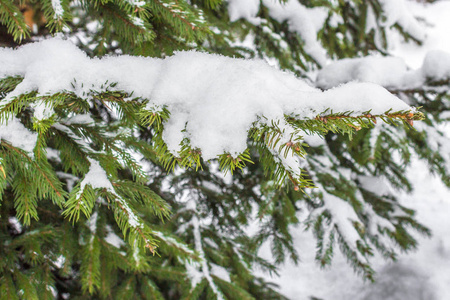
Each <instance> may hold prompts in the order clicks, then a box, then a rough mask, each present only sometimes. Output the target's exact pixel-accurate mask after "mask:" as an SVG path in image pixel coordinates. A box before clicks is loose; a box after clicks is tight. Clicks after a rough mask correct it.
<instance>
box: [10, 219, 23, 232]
mask: <svg viewBox="0 0 450 300" xmlns="http://www.w3.org/2000/svg"><path fill="white" fill-rule="evenodd" d="M8 223H9V224H10V225H11V226H12V228H13V229H14V230H15V231H16V233H22V224H21V223H20V221H19V220H18V219H17V218H16V217H9V218H8Z"/></svg>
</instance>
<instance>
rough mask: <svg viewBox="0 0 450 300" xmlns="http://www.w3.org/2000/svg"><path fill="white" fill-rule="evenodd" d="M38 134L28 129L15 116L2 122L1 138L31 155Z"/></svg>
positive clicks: (0, 127) (0, 125)
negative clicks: (4, 122)
mask: <svg viewBox="0 0 450 300" xmlns="http://www.w3.org/2000/svg"><path fill="white" fill-rule="evenodd" d="M37 138H38V135H37V133H35V132H32V131H30V130H28V129H27V128H26V127H25V126H23V124H22V123H21V122H20V120H19V119H17V118H15V117H13V118H12V119H11V120H9V121H7V123H6V124H0V139H2V140H5V141H7V142H9V143H10V144H11V145H13V146H14V147H16V148H20V149H22V150H24V151H26V152H28V153H30V154H31V155H33V149H34V147H36V142H37Z"/></svg>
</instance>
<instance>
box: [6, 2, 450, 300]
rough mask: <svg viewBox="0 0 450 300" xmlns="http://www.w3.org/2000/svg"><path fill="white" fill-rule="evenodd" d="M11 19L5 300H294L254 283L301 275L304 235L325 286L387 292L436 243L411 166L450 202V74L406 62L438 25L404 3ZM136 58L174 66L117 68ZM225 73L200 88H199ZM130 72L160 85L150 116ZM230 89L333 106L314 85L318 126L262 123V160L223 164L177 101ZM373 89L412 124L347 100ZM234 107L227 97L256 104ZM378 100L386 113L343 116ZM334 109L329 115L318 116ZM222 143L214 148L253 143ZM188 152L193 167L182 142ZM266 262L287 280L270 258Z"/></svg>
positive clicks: (89, 10)
mask: <svg viewBox="0 0 450 300" xmlns="http://www.w3.org/2000/svg"><path fill="white" fill-rule="evenodd" d="M393 10H396V13H395V14H394V13H393ZM0 16H1V23H2V24H3V25H2V27H0V37H1V39H2V40H1V44H2V45H5V46H19V45H24V46H23V47H21V48H18V49H17V50H13V49H10V48H5V49H2V50H1V51H0V78H1V79H0V98H1V102H0V103H1V106H0V120H1V124H2V125H1V127H0V137H1V148H0V155H1V157H0V171H1V172H0V187H1V193H0V195H1V207H0V213H1V218H0V224H1V231H0V236H1V245H2V246H1V247H0V257H2V260H1V261H0V274H1V275H0V290H1V291H2V292H1V294H0V298H2V299H3V298H4V299H22V298H23V299H41V298H43V299H46V298H50V299H53V298H63V299H69V298H70V299H76V298H81V299H88V298H92V299H98V298H101V299H103V298H112V299H147V298H148V299H166V298H167V299H180V298H183V299H184V298H186V299H215V298H217V299H272V298H275V299H284V296H283V295H282V294H280V293H279V292H277V289H276V286H274V285H273V284H271V283H269V282H266V281H265V280H264V279H263V278H259V277H257V276H256V275H255V272H254V270H256V269H258V268H259V269H262V270H263V271H266V272H269V273H276V272H277V265H278V264H280V263H282V262H284V261H285V260H291V261H293V262H298V260H299V254H298V253H297V251H296V249H295V246H294V244H293V240H292V236H291V234H290V230H289V227H290V226H291V225H295V224H303V225H306V227H307V228H308V229H309V230H312V231H313V232H314V234H315V236H316V238H317V249H318V250H317V254H316V258H317V261H318V263H319V264H320V265H321V266H327V265H329V264H330V263H331V261H332V256H333V253H334V252H335V251H338V250H336V249H335V248H336V246H338V248H339V249H340V251H342V252H343V253H344V254H345V256H346V257H347V258H348V262H349V263H350V264H351V265H352V266H353V267H354V269H355V271H356V272H359V273H361V275H362V276H364V277H365V278H367V279H369V280H373V279H374V272H373V270H372V268H371V265H370V257H372V256H373V255H374V252H375V251H378V252H379V253H381V254H382V255H383V256H385V257H386V258H387V259H395V257H396V253H397V252H398V251H408V250H411V249H414V248H416V247H417V242H416V240H415V239H414V237H413V235H412V232H413V231H418V232H420V233H423V234H425V235H429V234H430V232H429V230H428V229H427V228H426V227H425V226H424V225H422V224H419V223H418V222H417V221H416V220H415V218H414V211H412V210H410V209H408V208H407V207H404V206H402V205H401V204H400V203H399V202H398V195H399V194H400V193H401V192H402V191H408V192H409V191H411V185H410V183H409V182H408V179H407V178H406V176H405V170H406V168H407V166H408V164H409V162H410V160H411V156H412V155H418V156H419V157H420V158H421V159H424V160H426V161H427V162H428V165H429V168H430V170H431V171H432V172H435V173H437V174H439V175H440V177H441V178H442V180H443V182H444V183H445V184H446V185H448V186H450V180H449V178H450V176H449V172H450V157H449V155H448V153H450V151H449V143H448V140H447V139H446V138H445V135H444V134H443V132H442V131H440V130H439V126H438V125H439V124H441V123H443V122H446V121H448V118H449V115H448V108H449V105H448V97H449V93H448V90H449V89H448V88H449V86H450V63H449V62H450V54H446V53H438V52H434V53H430V54H429V55H428V56H427V58H426V59H425V61H424V64H423V67H422V68H421V69H419V70H408V69H407V67H406V65H405V64H404V62H403V61H402V60H401V59H398V58H393V57H390V56H389V40H390V38H392V36H393V35H394V34H399V35H400V36H401V37H402V38H404V39H405V40H412V41H414V42H417V43H420V42H421V40H423V39H424V33H423V30H422V29H421V26H424V24H420V22H419V21H418V20H416V19H414V17H413V16H411V15H410V14H408V12H407V11H406V10H405V7H404V2H403V1H402V0H395V1H393V0H389V1H388V0H371V1H357V0H354V1H332V0H329V1H328V0H324V1H302V0H298V1H296V0H288V1H271V0H262V1H256V0H255V1H253V0H246V1H240V0H228V1H221V0H192V1H184V0H178V1H171V0H147V1H131V0H102V1H68V0H60V1H54V0H52V1H50V0H45V1H11V0H1V1H0ZM55 34H58V35H59V36H60V37H64V38H65V39H69V40H71V41H72V42H74V43H75V44H76V45H77V46H78V47H79V48H80V49H82V50H83V51H84V52H85V53H87V54H88V55H89V56H90V57H104V58H103V59H102V60H101V61H98V60H91V59H87V58H85V57H84V56H83V55H82V54H80V53H82V52H81V51H79V50H75V47H74V46H73V47H72V46H70V43H69V42H67V41H66V42H64V41H62V40H54V39H50V40H49V41H44V42H41V43H40V44H32V45H29V44H28V43H29V42H33V41H39V40H41V39H43V38H50V36H51V35H55ZM180 50H198V51H202V52H207V53H211V54H214V53H215V54H222V55H225V56H228V57H235V58H246V59H250V58H260V59H264V60H266V61H268V62H271V63H272V64H274V65H276V66H277V67H279V68H280V69H283V70H286V71H289V72H291V73H295V74H296V75H297V76H298V77H299V78H301V81H300V79H299V80H294V79H292V78H293V77H292V76H291V75H287V74H285V73H278V72H277V71H274V70H272V69H270V68H268V67H266V66H265V65H264V64H263V63H261V62H246V61H242V60H237V59H231V58H229V59H226V58H223V57H218V56H208V55H206V54H193V53H191V52H188V53H187V54H186V53H185V54H183V53H181V54H180V53H178V54H176V55H175V56H173V57H171V56H172V55H173V54H174V53H175V52H176V51H180ZM374 53H378V54H379V56H374ZM122 54H130V55H134V56H135V55H141V56H145V57H155V58H164V60H152V59H149V58H146V59H142V60H135V59H133V57H131V58H128V57H127V56H119V57H118V58H117V59H115V58H114V57H110V56H106V55H122ZM169 57H171V58H169ZM38 59H42V61H38ZM46 59H47V60H46ZM330 60H332V62H331V63H329V61H330ZM206 61H208V62H209V64H210V65H211V66H212V67H210V68H208V67H205V68H203V67H202V68H201V69H200V70H199V71H198V74H196V76H198V78H202V79H201V80H200V79H196V78H197V77H196V78H194V79H192V78H188V77H189V75H190V74H193V73H192V72H193V70H196V68H198V67H199V66H202V63H203V62H204V63H205V64H207V62H206ZM436 61H439V62H440V64H439V68H437V67H436V66H437V65H436ZM162 62H164V63H162ZM196 62H200V63H196ZM78 63H80V64H84V63H86V65H83V66H87V67H86V68H82V67H79V66H78V65H77V64H78ZM101 63H103V65H101ZM32 64H33V66H34V67H33V68H31V67H29V66H31V65H32ZM114 64H115V65H117V67H118V68H119V70H120V71H121V72H123V73H122V74H121V75H122V76H119V77H114V76H115V75H114V74H115V73H114V72H113V70H114V69H113V67H112V65H114ZM161 64H164V65H163V67H160V66H161ZM68 66H71V67H72V68H70V69H64V68H66V67H68ZM127 66H128V67H129V68H130V70H132V71H133V70H134V71H136V70H137V69H138V67H139V66H144V67H149V70H153V69H155V70H160V71H158V72H159V73H158V74H157V76H159V77H158V80H159V81H158V82H157V83H155V84H159V85H158V87H159V89H154V90H152V93H151V94H149V95H148V97H145V96H146V95H147V94H145V93H146V90H145V89H147V88H148V87H145V89H144V88H142V90H141V88H140V87H141V86H140V85H139V84H138V83H136V82H127V81H126V77H127V76H128V75H130V78H133V79H136V77H133V76H132V75H133V74H132V73H133V72H132V71H129V72H128V71H127ZM78 67H79V69H77V70H78V71H79V72H78V71H77V72H78V73H74V71H73V70H74V69H76V68H78ZM102 70H104V71H102ZM56 71H58V72H59V73H55V72H56ZM33 72H34V73H33ZM89 72H91V73H89ZM127 72H128V73H127ZM149 72H150V71H149ZM155 72H156V71H155ZM171 72H172V73H171ZM211 72H212V73H211ZM214 72H217V74H219V75H220V76H221V77H220V80H223V81H225V82H227V81H226V80H229V81H228V82H231V83H233V84H236V85H244V84H248V85H247V86H244V87H245V88H247V87H248V95H244V96H245V97H244V98H247V97H248V98H252V97H254V98H256V99H258V97H260V98H264V97H265V95H266V94H267V93H269V94H270V95H271V96H272V95H273V96H276V97H279V99H278V100H279V101H280V102H281V101H283V99H284V98H283V97H290V96H291V95H290V94H289V93H288V92H289V91H291V90H296V89H297V90H298V87H299V82H304V81H306V82H308V83H309V84H310V85H311V86H315V87H317V88H319V89H322V90H327V91H326V92H324V93H322V92H320V91H318V90H313V89H312V88H311V90H308V88H306V87H305V86H303V85H302V88H304V89H306V90H307V91H308V94H307V95H308V96H307V97H309V98H307V100H309V101H303V100H302V101H301V99H300V98H301V97H306V96H305V94H301V93H299V103H300V104H298V107H302V105H303V106H304V107H305V111H306V109H308V113H304V114H301V113H299V114H296V113H294V111H290V110H289V108H286V111H289V112H290V113H284V115H283V118H279V119H276V118H275V119H274V118H271V116H269V115H258V118H257V119H255V120H252V122H251V123H250V124H249V128H248V129H249V131H248V134H246V135H245V137H247V138H248V139H247V148H246V149H242V151H241V152H239V153H235V152H233V151H234V149H235V148H233V147H232V146H230V148H229V149H232V150H228V151H223V150H224V149H227V148H226V147H225V148H224V147H222V148H221V147H219V150H220V151H222V152H221V153H216V152H217V151H216V152H215V151H214V150H215V149H216V148H217V147H214V146H217V145H216V142H217V141H218V139H215V138H211V141H210V142H209V143H204V139H201V141H198V140H196V137H197V136H198V134H196V131H195V130H197V131H199V132H210V131H201V130H202V128H198V126H197V127H195V128H194V125H192V126H191V125H190V124H193V123H195V117H192V118H190V117H189V118H188V117H184V116H183V113H186V109H187V111H188V112H190V113H192V114H194V113H193V112H197V111H193V110H192V109H193V108H192V107H194V108H198V107H195V106H189V107H188V106H183V107H182V108H179V107H180V106H182V105H188V104H183V103H182V104H180V103H181V102H180V101H178V102H173V101H172V102H170V101H169V100H166V98H171V97H172V98H174V97H175V98H176V97H178V96H179V97H181V96H180V95H183V97H185V98H182V99H188V98H189V97H190V96H192V93H193V92H195V91H197V90H200V91H201V92H199V93H200V94H201V93H202V92H204V93H205V94H206V95H207V96H215V97H217V98H218V99H224V98H221V97H224V96H223V95H218V94H213V93H210V91H209V90H207V89H206V88H204V87H203V85H202V84H204V83H205V82H206V83H208V84H210V85H211V86H212V89H214V88H221V85H220V80H218V81H207V80H208V78H209V77H211V76H210V75H211V74H214ZM65 73H67V74H68V75H67V76H65V75H64V74H65ZM241 73H242V74H244V75H245V76H238V75H239V74H241ZM74 74H75V75H74ZM86 74H96V75H98V77H96V78H91V77H92V76H91V77H89V76H87V75H86ZM119 74H120V73H119ZM176 74H181V75H179V76H178V77H177V76H176ZM202 74H203V75H202ZM261 74H263V75H261ZM100 75H102V76H104V77H102V76H100ZM234 75H236V77H237V79H235V78H233V77H234ZM71 76H74V77H71ZM108 76H109V77H108ZM202 76H203V77H202ZM107 78H114V79H117V80H113V81H110V80H106V79H107ZM255 78H256V79H255ZM267 78H269V80H267ZM233 79H234V80H233ZM67 80H69V81H70V85H64V83H68V82H69V81H67ZM197 80H198V81H199V82H200V84H198V85H196V84H197ZM238 80H242V82H239V81H238ZM258 80H259V81H264V80H266V81H265V82H264V84H263V85H257V84H258V82H259V81H258ZM354 80H358V81H371V82H375V83H377V84H378V85H381V86H384V87H385V88H386V89H388V90H389V91H390V92H391V93H392V94H394V95H396V96H397V97H399V98H401V99H402V100H404V101H405V102H406V103H407V104H408V105H411V106H413V107H421V108H420V111H417V110H414V109H409V108H408V107H407V106H406V105H404V106H401V105H400V106H398V105H399V104H395V105H397V106H395V105H394V102H392V101H394V100H396V98H395V97H393V96H392V95H390V94H388V93H387V92H386V93H384V92H385V91H384V90H383V89H382V88H381V87H379V86H374V85H369V84H362V85H356V84H350V85H346V86H343V87H340V88H337V89H334V90H333V89H331V88H333V87H335V86H339V85H340V84H344V83H347V82H349V81H354ZM139 82H141V85H142V84H144V85H152V84H153V83H150V81H139ZM279 82H282V83H283V85H281V86H282V87H284V89H280V88H279V86H278V85H276V83H277V84H278V83H279ZM58 84H60V85H59V86H60V87H62V88H59V89H58V88H55V86H58ZM265 85H267V86H265ZM190 86H193V88H191V89H190V88H189V87H190ZM130 87H136V88H135V89H131V88H130ZM179 87H182V88H183V90H182V91H181V93H178V90H177V89H179ZM255 87H257V88H259V89H260V91H259V90H257V89H256V88H255ZM233 88H235V87H233V86H229V87H226V88H223V87H222V88H221V89H220V91H221V92H223V91H226V90H227V89H229V90H231V92H230V94H229V95H231V97H233V96H234V97H241V96H242V95H241V94H237V93H236V94H233ZM245 88H241V89H240V90H239V91H241V92H242V91H243V90H246V89H245ZM172 89H173V91H170V92H169V91H168V90H172ZM271 89H273V90H271ZM368 91H369V92H368ZM371 91H372V92H374V93H375V92H376V94H373V95H369V96H368V95H367V94H368V93H370V92H371ZM207 92H208V93H209V94H207ZM174 95H175V96H174ZM184 95H185V96H184ZM255 95H256V96H255ZM317 95H320V96H317ZM342 95H343V96H342ZM196 96H198V95H197V94H196ZM200 96H202V95H200ZM300 96H301V97H300ZM363 97H368V98H370V99H373V98H376V97H379V98H380V99H379V101H380V103H381V104H380V103H377V102H373V101H372V102H370V101H369V102H368V103H369V104H370V105H372V106H371V107H367V106H361V105H360V103H359V102H357V101H355V102H353V103H347V104H346V105H347V106H346V105H338V104H337V103H333V102H331V101H329V100H330V98H332V99H334V100H336V102H338V100H339V99H342V98H343V99H344V100H347V102H348V100H352V99H353V100H361V101H362V100H363V99H359V98H363ZM384 98H386V99H387V100H388V101H384V102H383V101H382V100H383V99H384ZM264 99H265V98H264ZM321 99H325V101H324V103H326V104H329V106H326V107H323V108H322V107H320V106H319V105H318V104H317V103H308V102H314V100H316V101H320V100H321ZM370 99H369V100H370ZM158 101H159V102H158ZM164 101H166V102H164ZM230 101H231V100H230ZM283 103H288V104H290V105H293V106H296V105H297V104H295V102H283ZM391 103H392V106H390V105H391ZM286 105H287V104H286ZM308 105H309V106H308ZM383 105H384V106H383ZM386 105H387V106H386ZM245 107H247V106H245ZM245 107H244V109H245ZM250 107H253V106H250ZM361 107H362V108H361ZM379 107H381V108H379ZM394 107H400V108H399V109H393V110H389V108H394ZM343 108H344V110H342V109H343ZM385 108H386V109H385ZM189 109H191V110H189ZM380 109H381V111H380ZM264 112H268V111H267V110H264ZM205 113H208V111H205ZM268 113H270V112H268ZM183 118H187V119H183ZM416 120H417V121H419V122H414V121H416ZM177 122H178V123H177ZM413 122H414V123H413ZM413 125H414V126H415V128H412V126H413ZM194 129H195V130H194ZM209 129H210V128H206V129H204V130H209ZM211 130H212V129H211ZM226 130H227V129H226V128H224V129H222V131H226ZM222 131H221V130H218V131H216V132H215V134H216V135H217V136H219V137H220V136H222V137H229V136H230V135H231V136H233V135H238V133H236V132H231V133H229V132H225V133H224V132H222ZM177 133H179V137H180V138H179V139H177V140H176V141H180V142H181V143H179V145H175V146H176V147H174V146H173V144H174V143H173V142H170V139H169V138H168V137H169V136H170V137H173V136H176V134H177ZM349 137H350V138H349ZM223 143H225V144H226V143H230V144H232V143H233V140H225V142H223V141H222V144H223ZM175 144H177V143H175ZM222 144H221V145H222ZM199 145H202V146H201V147H200V146H199ZM211 153H212V154H213V155H211ZM313 187H315V188H313ZM301 210H303V211H306V212H307V214H308V218H307V219H306V220H302V219H299V217H298V215H299V211H301ZM252 226H253V227H252ZM254 227H256V233H254V234H252V235H250V234H249V231H250V230H254ZM265 242H270V243H271V246H272V247H271V248H272V254H273V257H274V262H273V263H272V262H269V261H266V260H264V259H262V258H261V257H259V256H258V249H259V248H260V247H261V245H262V244H263V243H265ZM300 255H301V253H300Z"/></svg>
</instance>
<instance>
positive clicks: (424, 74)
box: [316, 50, 450, 92]
mask: <svg viewBox="0 0 450 300" xmlns="http://www.w3.org/2000/svg"><path fill="white" fill-rule="evenodd" d="M351 81H359V82H371V83H375V84H379V85H381V86H384V87H385V88H387V89H388V90H390V91H393V92H398V91H408V90H412V91H415V90H423V91H427V90H433V91H445V90H449V89H450V53H447V52H444V51H439V50H434V51H430V52H428V53H427V55H426V57H425V59H424V61H423V64H422V67H421V68H419V69H417V70H411V69H409V68H408V67H407V65H406V63H405V61H404V60H403V59H402V58H399V57H384V56H366V57H361V58H346V59H341V60H339V61H337V62H334V63H332V64H330V65H328V66H326V67H325V68H323V69H322V70H321V71H320V72H319V74H318V76H317V80H316V86H318V87H319V88H323V89H329V88H332V87H335V86H339V85H341V84H345V83H347V82H351Z"/></svg>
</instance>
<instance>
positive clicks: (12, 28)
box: [0, 0, 30, 42]
mask: <svg viewBox="0 0 450 300" xmlns="http://www.w3.org/2000/svg"><path fill="white" fill-rule="evenodd" d="M0 20H1V21H0V22H1V23H2V24H4V25H6V27H7V28H8V33H10V34H12V36H13V38H14V41H17V42H21V41H22V39H24V38H27V37H28V36H29V35H30V32H29V29H28V27H27V25H26V24H25V20H24V18H23V15H22V13H21V12H20V11H19V9H18V8H17V6H16V5H14V3H13V2H12V1H10V0H0Z"/></svg>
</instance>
